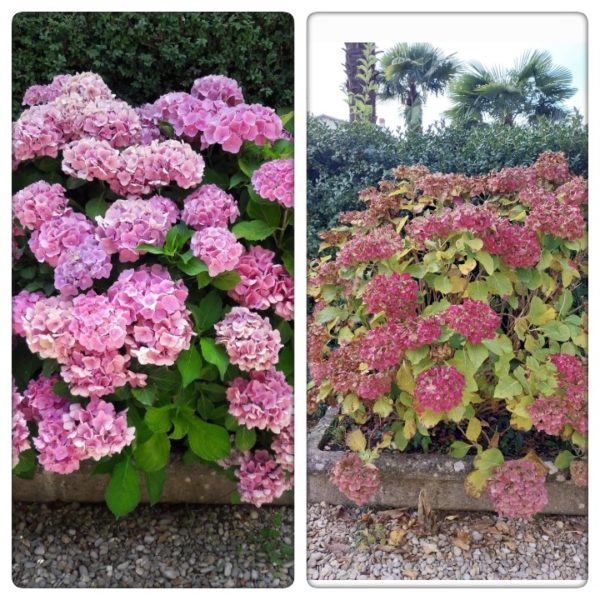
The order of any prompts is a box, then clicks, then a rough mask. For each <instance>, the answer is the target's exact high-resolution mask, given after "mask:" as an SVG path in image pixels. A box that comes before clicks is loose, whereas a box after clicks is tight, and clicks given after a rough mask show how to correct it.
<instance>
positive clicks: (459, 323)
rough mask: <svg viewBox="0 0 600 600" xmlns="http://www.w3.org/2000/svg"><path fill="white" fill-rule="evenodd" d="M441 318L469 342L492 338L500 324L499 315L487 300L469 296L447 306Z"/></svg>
mask: <svg viewBox="0 0 600 600" xmlns="http://www.w3.org/2000/svg"><path fill="white" fill-rule="evenodd" d="M441 318H442V319H443V321H444V323H446V325H448V326H449V327H450V329H453V330H454V331H456V332H458V333H460V334H461V335H464V336H465V337H466V338H467V341H469V342H470V343H471V344H479V343H480V342H481V341H482V340H488V339H493V338H494V337H495V335H496V329H498V327H499V326H500V316H499V315H498V313H497V312H496V311H495V310H494V309H493V308H492V307H491V306H490V305H489V304H487V302H482V301H481V300H471V299H470V298H467V299H465V300H463V303H462V304H453V305H452V306H450V307H449V308H447V309H446V310H445V311H444V312H443V314H442V316H441Z"/></svg>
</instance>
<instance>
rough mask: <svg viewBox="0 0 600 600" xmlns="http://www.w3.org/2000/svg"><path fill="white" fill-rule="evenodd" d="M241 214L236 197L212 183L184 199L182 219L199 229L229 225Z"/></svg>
mask: <svg viewBox="0 0 600 600" xmlns="http://www.w3.org/2000/svg"><path fill="white" fill-rule="evenodd" d="M239 216H240V210H239V208H238V205H237V202H236V200H235V198H234V197H233V196H232V195H231V194H228V193H227V192H225V191H223V190H222V189H221V188H220V187H218V186H216V185H214V184H212V183H208V184H205V185H202V186H200V187H199V188H198V189H197V190H195V191H193V192H192V193H191V194H189V195H188V196H186V197H185V198H184V200H183V213H182V215H181V219H182V221H183V222H184V223H186V224H187V225H189V226H190V227H193V228H194V229H197V230H198V231H200V230H201V229H205V228H206V227H227V226H228V225H229V224H230V223H233V222H235V220H236V219H237V218H238V217H239Z"/></svg>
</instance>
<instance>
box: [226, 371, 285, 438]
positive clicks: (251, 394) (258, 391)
mask: <svg viewBox="0 0 600 600" xmlns="http://www.w3.org/2000/svg"><path fill="white" fill-rule="evenodd" d="M227 400H228V401H229V413H230V414H231V415H233V416H234V417H235V418H236V419H237V422H238V423H240V424H241V425H245V426H246V427H248V428H249V429H252V428H254V427H256V428H257V429H268V430H269V431H272V432H274V433H280V432H281V430H282V429H283V428H285V427H287V426H288V425H289V424H290V422H291V415H292V403H293V395H292V388H291V386H290V385H289V384H288V383H287V382H286V380H285V377H284V375H283V373H281V372H280V371H277V370H275V369H269V370H267V371H252V372H250V379H249V380H248V379H243V378H241V377H236V378H235V379H234V380H233V381H231V382H230V383H229V387H228V389H227Z"/></svg>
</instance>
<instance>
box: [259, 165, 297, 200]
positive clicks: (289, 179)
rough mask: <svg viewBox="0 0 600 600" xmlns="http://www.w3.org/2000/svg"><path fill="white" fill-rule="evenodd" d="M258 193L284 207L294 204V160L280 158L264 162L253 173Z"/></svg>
mask: <svg viewBox="0 0 600 600" xmlns="http://www.w3.org/2000/svg"><path fill="white" fill-rule="evenodd" d="M252 185H253V186H254V189H255V190H256V193H257V194H258V195H259V196H261V197H262V198H265V199H266V200H271V201H273V202H278V203H279V204H281V206H283V207H284V208H292V207H293V206H294V161H293V160H292V159H289V158H279V159H277V160H271V161H269V162H266V163H264V164H262V165H261V166H260V167H258V169H256V171H254V173H252Z"/></svg>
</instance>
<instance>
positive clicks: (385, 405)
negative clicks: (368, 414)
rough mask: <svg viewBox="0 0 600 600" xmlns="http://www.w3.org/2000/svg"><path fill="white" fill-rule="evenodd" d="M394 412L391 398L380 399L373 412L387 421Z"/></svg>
mask: <svg viewBox="0 0 600 600" xmlns="http://www.w3.org/2000/svg"><path fill="white" fill-rule="evenodd" d="M393 410H394V406H393V401H392V399H391V398H385V397H383V398H379V400H377V402H375V404H374V405H373V412H374V413H375V414H377V415H379V416H381V417H383V418H384V419H385V417H387V416H388V415H389V414H390V413H391V412H392V411H393Z"/></svg>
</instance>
